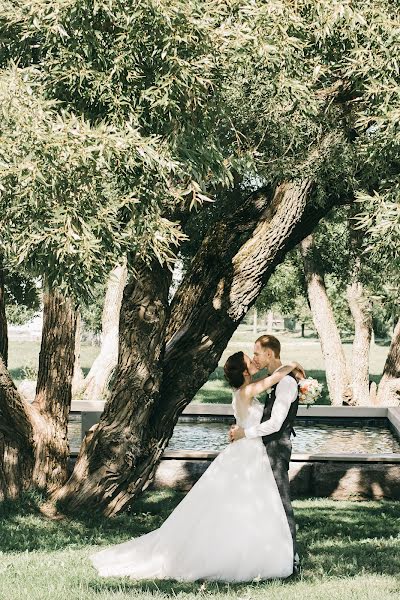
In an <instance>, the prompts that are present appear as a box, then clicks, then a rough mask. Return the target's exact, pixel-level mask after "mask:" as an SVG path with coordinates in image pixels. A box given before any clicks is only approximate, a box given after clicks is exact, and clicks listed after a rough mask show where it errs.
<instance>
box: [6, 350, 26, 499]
mask: <svg viewBox="0 0 400 600" xmlns="http://www.w3.org/2000/svg"><path fill="white" fill-rule="evenodd" d="M31 412H32V411H31V407H30V406H29V405H28V404H27V402H26V401H25V400H24V399H23V398H22V397H21V395H20V394H19V393H18V391H17V388H16V387H15V385H14V382H13V381H12V379H11V377H10V374H9V372H8V370H7V367H6V365H5V363H4V361H3V360H2V358H1V356H0V500H5V499H15V498H17V497H18V496H19V495H20V493H21V492H22V491H23V490H25V489H27V488H28V487H29V486H30V485H31V481H32V471H33V466H34V450H33V425H32V420H31Z"/></svg>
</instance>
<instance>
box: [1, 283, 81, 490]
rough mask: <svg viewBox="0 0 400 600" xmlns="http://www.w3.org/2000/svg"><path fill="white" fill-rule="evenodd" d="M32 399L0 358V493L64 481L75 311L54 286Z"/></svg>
mask: <svg viewBox="0 0 400 600" xmlns="http://www.w3.org/2000/svg"><path fill="white" fill-rule="evenodd" d="M43 312H44V315H43V332H42V343H41V349H40V355H39V373H38V381H37V388H36V397H35V400H34V402H33V403H32V404H29V403H28V402H27V401H26V400H25V399H24V398H23V397H22V396H21V395H20V394H19V393H18V391H17V389H16V387H15V385H14V383H13V381H12V379H11V377H10V375H9V372H8V371H7V368H6V366H5V364H4V362H3V361H1V362H0V417H1V418H0V495H1V496H2V497H12V498H15V497H16V496H18V494H19V493H20V492H21V491H22V490H24V489H26V488H27V487H29V486H35V487H38V488H40V489H45V490H48V491H50V492H52V491H54V490H55V489H56V488H57V487H59V486H60V485H62V484H63V483H65V481H66V479H67V460H68V458H69V446H68V440H67V426H68V413H69V409H70V403H71V382H72V374H73V365H74V347H75V339H74V336H75V325H76V311H75V309H74V306H73V304H72V302H71V300H69V299H67V298H64V297H63V296H62V295H61V294H60V293H59V292H57V291H56V290H49V289H46V291H45V294H44V311H43Z"/></svg>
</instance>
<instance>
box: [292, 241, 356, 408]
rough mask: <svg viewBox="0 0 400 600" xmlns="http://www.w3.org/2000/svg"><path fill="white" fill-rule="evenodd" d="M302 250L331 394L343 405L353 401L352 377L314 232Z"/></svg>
mask: <svg viewBox="0 0 400 600" xmlns="http://www.w3.org/2000/svg"><path fill="white" fill-rule="evenodd" d="M300 253H301V256H302V259H303V266H304V275H305V279H306V285H307V296H308V302H309V305H310V309H311V314H312V318H313V322H314V326H315V329H316V331H317V333H318V337H319V340H320V343H321V350H322V354H323V357H324V362H325V371H326V381H327V385H328V390H329V396H330V399H331V403H332V404H333V405H335V406H341V405H342V403H343V402H349V401H350V400H351V388H350V378H349V374H348V371H347V363H346V357H345V354H344V350H343V346H342V342H341V339H340V334H339V330H338V328H337V325H336V321H335V316H334V314H333V310H332V305H331V303H330V300H329V298H328V294H327V292H326V287H325V281H324V276H323V273H321V271H320V269H319V267H318V264H317V261H316V260H315V255H314V253H315V246H314V242H313V236H312V235H309V236H308V237H306V238H305V239H304V240H303V241H302V242H301V244H300Z"/></svg>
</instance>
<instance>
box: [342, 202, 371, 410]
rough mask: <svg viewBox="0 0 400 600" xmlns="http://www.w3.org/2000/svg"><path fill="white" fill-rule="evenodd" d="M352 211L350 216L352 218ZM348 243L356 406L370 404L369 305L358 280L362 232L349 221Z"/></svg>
mask: <svg viewBox="0 0 400 600" xmlns="http://www.w3.org/2000/svg"><path fill="white" fill-rule="evenodd" d="M354 214H355V211H352V213H351V215H354ZM348 225H349V230H350V242H351V246H352V252H351V255H352V270H351V280H350V283H349V284H348V286H347V289H346V296H347V302H348V305H349V308H350V312H351V315H352V317H353V321H354V340H353V346H352V358H351V384H352V392H353V394H352V400H351V404H353V405H355V406H368V405H369V404H370V392H369V352H370V346H371V333H372V305H371V301H370V299H369V298H368V295H367V294H366V291H365V287H364V285H363V283H362V281H361V268H362V264H361V252H362V248H361V237H360V236H361V232H360V231H357V230H356V229H355V228H354V223H353V221H352V218H351V216H350V218H349V223H348Z"/></svg>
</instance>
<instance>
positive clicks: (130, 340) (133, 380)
mask: <svg viewBox="0 0 400 600" xmlns="http://www.w3.org/2000/svg"><path fill="white" fill-rule="evenodd" d="M136 272H137V274H136V279H135V280H133V281H131V282H130V283H129V284H128V285H127V286H126V287H125V290H124V293H123V301H122V307H121V315H120V327H119V330H120V346H119V355H118V364H117V374H116V377H115V378H114V384H113V387H112V389H111V391H110V399H109V401H108V402H107V404H106V407H105V410H104V413H103V415H102V417H101V420H100V423H99V424H98V425H97V426H95V428H93V429H92V431H91V432H89V434H88V435H87V436H86V438H85V440H84V442H83V445H82V448H81V452H80V454H79V456H78V459H77V463H76V466H75V469H74V472H73V474H72V477H71V479H70V481H69V482H68V484H67V485H66V486H64V488H63V489H62V490H60V491H59V492H58V493H57V495H56V498H57V499H58V500H59V501H60V503H61V504H62V505H63V506H64V509H65V508H66V506H67V504H68V508H69V509H70V510H71V509H73V508H74V507H78V506H80V505H86V507H87V506H88V503H90V504H91V505H92V508H93V506H95V505H96V504H93V502H96V503H99V505H102V506H103V507H104V508H105V513H106V514H109V515H110V514H114V513H117V512H119V511H120V510H122V508H124V507H125V506H126V503H127V498H129V497H130V496H129V491H127V490H129V486H130V483H131V481H132V472H134V469H135V467H137V463H138V460H139V461H140V459H141V452H142V448H143V439H144V438H145V437H146V433H147V431H146V427H145V425H146V424H147V422H148V419H149V415H150V414H151V410H152V405H153V403H154V402H155V399H156V397H157V396H158V394H159V389H160V384H161V377H162V357H163V354H164V348H165V331H166V326H167V322H168V317H169V305H168V291H169V286H170V283H171V273H170V272H169V271H168V270H167V269H165V268H162V267H161V266H160V264H159V263H158V262H157V261H154V262H153V263H152V264H151V265H150V266H148V265H144V264H143V265H141V266H140V267H139V266H137V267H136ZM154 442H155V443H156V440H154ZM142 483H145V481H143V482H142Z"/></svg>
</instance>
